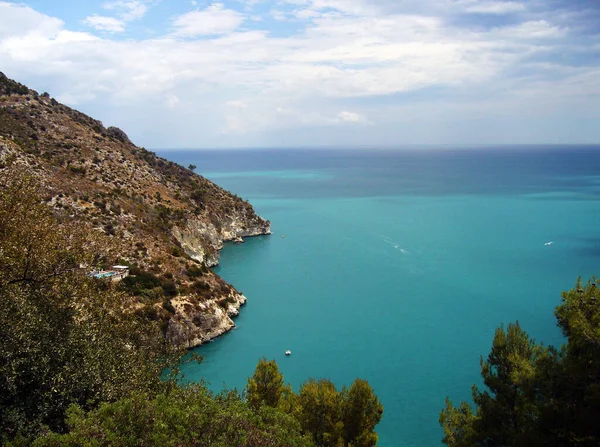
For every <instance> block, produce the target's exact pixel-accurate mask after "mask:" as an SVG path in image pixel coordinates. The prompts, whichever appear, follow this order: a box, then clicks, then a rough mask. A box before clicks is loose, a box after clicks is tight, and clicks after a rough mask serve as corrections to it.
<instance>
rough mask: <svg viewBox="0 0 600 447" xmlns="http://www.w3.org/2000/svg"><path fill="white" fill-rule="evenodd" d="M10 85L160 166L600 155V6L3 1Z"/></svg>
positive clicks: (584, 1) (306, 0)
mask: <svg viewBox="0 0 600 447" xmlns="http://www.w3.org/2000/svg"><path fill="white" fill-rule="evenodd" d="M0 71H3V72H4V73H5V74H6V75H8V76H9V77H11V78H14V79H17V80H19V81H21V82H23V83H26V84H27V85H28V86H30V87H31V88H34V89H36V90H38V91H40V92H43V91H48V92H49V93H50V94H51V95H52V96H54V97H56V98H57V99H58V100H59V101H61V102H64V103H66V104H68V105H70V106H72V107H75V108H77V109H79V110H82V111H83V112H85V113H88V114H90V115H92V116H94V117H95V118H98V119H100V120H102V121H103V122H104V124H105V125H116V126H118V127H121V128H122V129H124V130H125V131H126V132H127V133H128V134H129V135H130V137H131V138H132V139H133V141H134V142H136V143H137V144H139V145H143V146H146V147H148V148H177V147H179V148H182V147H189V148H194V147H287V146H325V145H327V146H348V145H353V146H355V145H386V146H402V145H407V144H450V145H453V144H454V145H456V144H507V143H508V144H510V143H600V0H521V1H519V0H515V1H495V0H227V1H223V2H218V1H217V2H215V3H210V2H208V1H203V0H194V1H190V0H24V1H20V2H16V1H5V0H0Z"/></svg>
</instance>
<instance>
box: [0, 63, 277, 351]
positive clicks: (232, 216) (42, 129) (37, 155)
mask: <svg viewBox="0 0 600 447" xmlns="http://www.w3.org/2000/svg"><path fill="white" fill-rule="evenodd" d="M199 158H200V157H199ZM11 163H18V164H20V165H23V166H27V167H28V169H30V171H31V172H32V173H33V174H34V175H35V176H36V178H38V179H39V183H40V186H41V188H42V189H43V191H42V192H43V194H44V195H45V197H46V202H47V204H48V206H50V207H52V208H53V209H54V210H55V212H56V213H57V214H59V215H60V216H61V218H62V219H72V220H75V221H80V222H82V223H85V224H86V226H89V227H91V228H93V229H94V230H96V231H98V232H99V233H103V234H104V235H105V236H106V238H107V240H109V241H110V242H111V243H110V244H107V245H110V246H111V247H115V248H114V250H113V252H112V254H109V255H107V254H103V255H102V256H100V257H99V259H100V258H101V259H104V261H103V262H107V263H108V262H115V263H117V261H118V263H127V264H128V265H130V266H131V268H132V270H134V271H136V272H137V275H136V274H133V275H131V278H129V279H128V280H127V281H123V286H126V285H127V284H129V287H128V288H126V287H125V288H124V290H125V291H127V292H129V293H131V294H133V295H134V296H135V297H137V299H138V300H139V302H138V303H137V304H136V305H135V306H134V308H135V309H136V311H139V312H140V314H141V315H150V316H152V318H155V319H156V318H158V319H159V320H160V321H161V323H162V326H163V327H165V328H166V330H165V334H166V336H167V337H168V338H169V339H171V340H172V341H173V343H175V344H176V345H179V346H186V347H193V346H197V345H199V344H201V343H204V342H206V341H208V340H210V339H212V338H214V337H216V336H219V335H221V334H222V333H224V332H226V331H228V330H230V329H231V328H232V327H233V325H234V324H233V321H232V319H231V318H232V317H233V316H235V315H236V314H237V313H238V312H239V307H240V306H241V305H242V304H243V303H244V302H245V300H246V298H245V297H244V296H243V295H242V294H240V293H239V292H238V291H236V290H235V288H233V287H232V286H230V285H228V284H227V283H226V282H225V281H223V280H222V279H221V278H219V277H218V276H217V275H216V274H215V273H213V272H212V271H211V270H209V269H208V268H207V267H210V266H214V265H216V264H217V263H218V261H219V250H220V249H221V248H222V247H223V242H225V241H231V240H234V241H238V242H239V241H240V240H241V239H242V238H244V237H248V236H257V235H263V234H269V233H270V222H269V221H267V220H265V219H263V218H261V217H260V216H258V215H257V214H256V213H255V212H254V209H253V208H252V206H251V205H250V204H249V203H248V202H246V201H244V200H242V199H241V198H239V197H237V196H235V195H233V194H231V193H229V192H227V191H225V190H224V189H222V188H220V187H219V186H217V185H215V184H214V183H212V182H211V181H209V180H208V179H206V178H204V177H202V176H200V175H197V174H195V173H194V172H193V171H191V170H190V169H187V168H185V167H183V166H179V165H177V164H175V163H172V162H170V161H168V160H165V159H163V158H161V157H158V156H157V155H156V154H154V153H153V152H150V151H148V150H146V149H144V148H141V147H137V146H135V145H134V144H133V143H132V142H131V141H130V139H129V137H128V136H127V134H126V133H125V132H124V131H122V130H120V129H118V128H116V127H108V128H106V127H104V125H103V124H102V123H101V122H100V121H98V120H95V119H93V118H90V117H89V116H87V115H85V114H83V113H81V112H78V111H76V110H73V109H71V108H70V107H67V106H65V105H62V104H60V103H58V102H57V101H56V100H55V99H53V98H51V97H50V95H49V94H47V93H44V94H41V95H40V94H38V93H37V92H36V91H34V90H30V89H29V88H27V87H26V86H24V85H22V84H19V83H18V82H15V81H12V80H10V79H8V78H7V77H6V76H4V75H3V74H2V73H0V169H10V164H11ZM197 163H198V165H199V169H201V168H202V166H201V158H200V159H199V160H198V162H197ZM136 277H137V278H140V280H139V281H138V283H136Z"/></svg>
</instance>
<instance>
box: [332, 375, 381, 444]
mask: <svg viewBox="0 0 600 447" xmlns="http://www.w3.org/2000/svg"><path fill="white" fill-rule="evenodd" d="M382 415H383V405H381V403H380V402H379V399H377V396H376V395H375V393H373V389H372V388H371V386H370V385H369V383H368V382H367V381H366V380H362V379H356V380H355V381H354V383H353V384H352V385H351V386H350V388H349V389H346V388H344V389H343V390H342V422H343V424H344V442H345V444H346V445H352V446H353V447H373V446H375V445H376V444H377V433H375V431H374V430H375V426H376V425H377V424H378V423H379V421H380V420H381V416H382Z"/></svg>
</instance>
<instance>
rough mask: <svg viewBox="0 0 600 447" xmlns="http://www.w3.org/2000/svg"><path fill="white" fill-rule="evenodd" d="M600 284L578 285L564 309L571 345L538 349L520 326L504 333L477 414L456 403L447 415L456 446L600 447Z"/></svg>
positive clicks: (449, 438) (561, 321) (485, 369)
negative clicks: (599, 418)
mask: <svg viewBox="0 0 600 447" xmlns="http://www.w3.org/2000/svg"><path fill="white" fill-rule="evenodd" d="M598 285H600V283H599V282H598V280H597V279H595V278H592V279H591V280H590V281H588V283H587V284H585V285H584V284H582V283H581V280H578V282H577V284H576V286H575V288H574V289H572V290H569V291H567V292H564V293H563V294H562V298H563V301H562V304H561V305H560V306H558V307H557V308H556V312H555V314H556V317H557V320H558V325H559V327H560V328H561V329H562V331H563V333H564V335H565V337H567V344H566V345H565V346H563V347H561V348H560V349H556V348H553V347H548V348H546V347H544V346H542V345H538V344H536V343H535V342H534V341H533V340H531V339H530V338H529V337H528V336H527V334H526V333H525V332H524V331H523V330H522V329H521V328H520V327H519V326H518V324H511V325H509V326H508V328H507V330H506V331H504V329H502V328H500V329H498V330H497V331H496V335H495V337H494V341H493V345H492V350H491V353H490V355H489V357H488V360H487V361H486V362H483V361H482V364H481V374H482V376H483V379H484V384H485V385H486V387H487V390H484V391H479V390H478V389H477V388H476V387H473V400H474V402H475V411H474V412H473V410H472V408H471V407H470V405H469V404H467V403H465V402H463V403H461V405H460V406H459V407H458V408H456V407H454V406H453V405H452V403H451V402H450V400H449V399H448V400H447V401H446V408H445V409H444V410H442V412H441V414H440V423H441V425H442V427H443V429H444V434H445V436H444V442H445V443H446V444H447V445H449V446H455V447H462V446H513V447H520V446H527V447H533V446H547V445H552V446H565V447H567V446H597V445H600V427H599V426H598V423H597V421H598V415H600V306H598V304H599V303H600V290H599V287H598Z"/></svg>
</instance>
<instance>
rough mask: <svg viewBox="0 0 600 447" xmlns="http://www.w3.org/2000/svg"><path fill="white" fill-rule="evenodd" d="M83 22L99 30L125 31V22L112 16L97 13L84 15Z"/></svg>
mask: <svg viewBox="0 0 600 447" xmlns="http://www.w3.org/2000/svg"><path fill="white" fill-rule="evenodd" d="M83 24H84V25H87V26H90V27H92V28H94V29H97V30H99V31H108V32H110V33H121V32H123V31H125V22H124V21H123V20H119V19H115V18H114V17H107V16H99V15H97V14H94V15H91V16H89V17H86V18H85V19H84V20H83Z"/></svg>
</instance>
